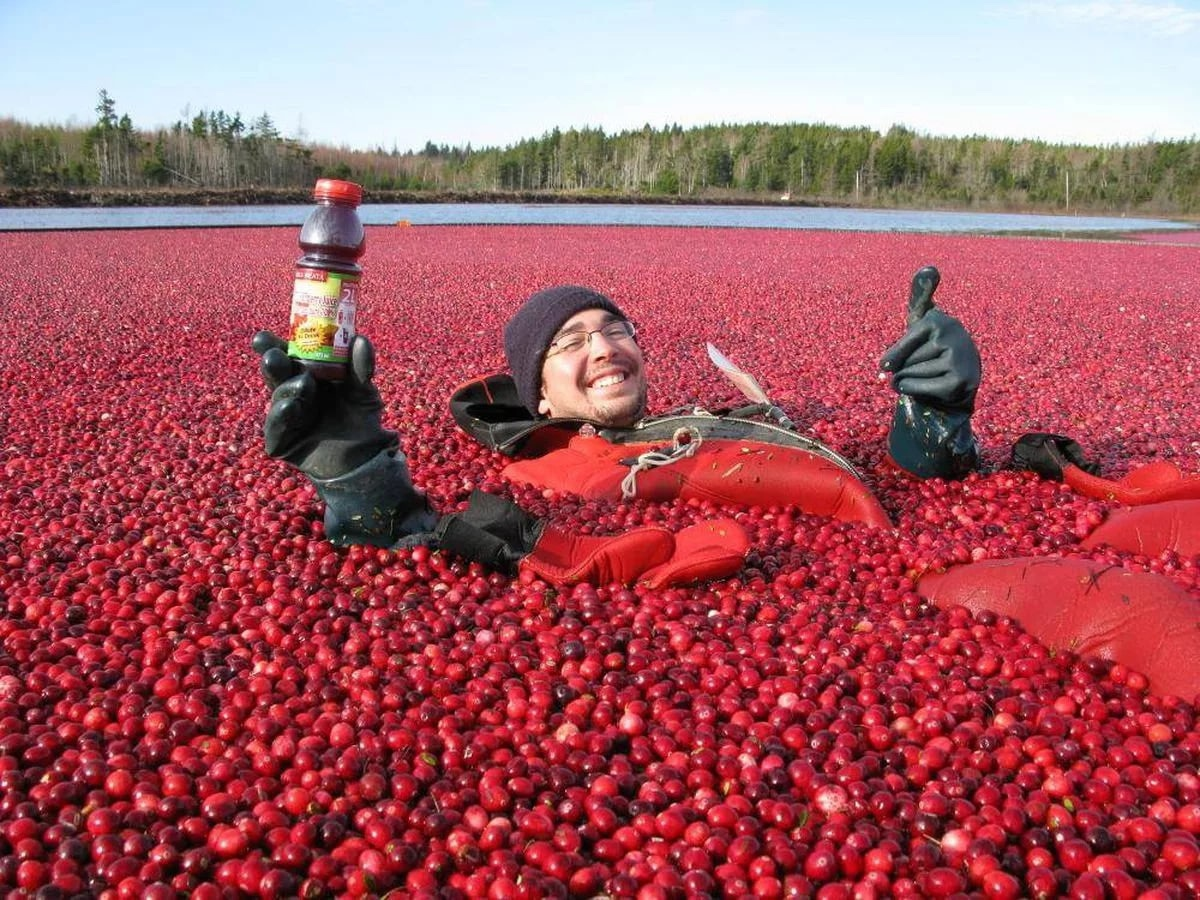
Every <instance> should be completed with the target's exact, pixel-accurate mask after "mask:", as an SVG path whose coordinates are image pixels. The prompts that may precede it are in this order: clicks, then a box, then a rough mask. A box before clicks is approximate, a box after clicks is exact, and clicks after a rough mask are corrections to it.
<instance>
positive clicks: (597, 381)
mask: <svg viewBox="0 0 1200 900" xmlns="http://www.w3.org/2000/svg"><path fill="white" fill-rule="evenodd" d="M627 378H628V376H627V375H626V374H625V373H624V372H602V373H600V374H599V375H597V376H596V377H594V378H591V379H589V380H588V383H587V386H588V390H592V391H596V390H603V389H605V388H610V387H615V386H617V385H619V384H623V383H624V382H625V380H626V379H627Z"/></svg>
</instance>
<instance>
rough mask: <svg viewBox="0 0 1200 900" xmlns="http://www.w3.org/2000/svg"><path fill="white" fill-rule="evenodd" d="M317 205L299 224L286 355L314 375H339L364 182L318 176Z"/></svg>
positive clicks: (346, 351)
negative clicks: (296, 360) (297, 251)
mask: <svg viewBox="0 0 1200 900" xmlns="http://www.w3.org/2000/svg"><path fill="white" fill-rule="evenodd" d="M313 197H314V199H315V200H316V201H317V206H316V208H315V209H314V210H313V211H312V212H311V213H310V214H309V216H308V219H306V220H305V222H304V227H303V228H301V229H300V249H301V250H303V251H304V255H303V256H302V257H300V258H299V259H298V260H296V276H295V283H294V286H293V288H292V316H291V324H290V327H289V329H288V355H289V356H292V357H294V358H295V359H298V360H300V361H301V362H302V363H303V364H304V366H305V367H306V368H307V369H308V370H309V371H310V372H312V374H313V376H314V377H316V378H322V379H325V380H328V381H339V380H341V379H342V378H344V377H345V375H346V363H347V361H348V360H349V358H350V341H351V339H352V338H353V337H354V316H355V311H356V307H357V305H358V284H359V278H360V277H361V276H362V269H361V268H359V265H358V258H359V257H360V256H362V255H363V251H364V250H366V235H365V234H364V233H363V226H362V222H361V221H359V218H358V205H359V203H361V202H362V188H361V187H360V186H359V185H357V184H354V183H353V182H350V181H336V180H334V179H331V178H322V179H320V180H319V181H317V186H316V188H315V189H314V191H313Z"/></svg>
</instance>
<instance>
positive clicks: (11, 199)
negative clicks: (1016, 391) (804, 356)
mask: <svg viewBox="0 0 1200 900" xmlns="http://www.w3.org/2000/svg"><path fill="white" fill-rule="evenodd" d="M311 203H312V192H311V191H310V190H301V189H298V188H254V187H250V188H229V189H216V188H203V189H197V188H168V189H157V190H128V189H109V188H0V208H10V209H48V208H51V209H82V208H112V207H169V206H287V205H298V206H303V205H308V204H311ZM456 203H462V204H467V203H495V204H523V205H546V206H557V205H584V204H603V205H622V206H642V205H644V206H760V207H783V208H801V209H803V208H810V209H862V210H893V209H920V210H927V211H930V212H976V213H995V214H1015V215H1021V214H1032V215H1042V216H1062V217H1078V216H1103V217H1107V218H1121V217H1124V216H1131V217H1134V218H1156V219H1166V220H1169V221H1174V222H1181V223H1187V224H1192V225H1197V226H1200V216H1190V215H1179V214H1166V213H1157V212H1153V211H1143V210H1136V211H1131V210H1124V211H1121V210H1107V209H1074V210H1071V211H1070V212H1064V211H1063V210H1060V209H1044V208H1037V207H1007V206H998V207H991V206H987V207H982V206H929V207H925V206H920V207H897V206H872V205H869V204H853V203H842V202H834V201H826V200H820V199H802V200H792V199H787V200H784V199H780V198H777V197H762V196H751V195H739V196H730V197H679V196H667V195H652V196H651V195H642V194H597V193H550V192H539V191H519V192H511V191H483V192H480V191H472V192H466V191H370V192H369V193H368V194H367V197H366V202H364V204H363V205H364V206H371V205H388V204H412V205H425V204H456Z"/></svg>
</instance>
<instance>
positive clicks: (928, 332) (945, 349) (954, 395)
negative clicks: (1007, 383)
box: [880, 266, 983, 413]
mask: <svg viewBox="0 0 1200 900" xmlns="http://www.w3.org/2000/svg"><path fill="white" fill-rule="evenodd" d="M940 280H941V276H940V275H939V274H938V270H937V269H935V268H934V267H933V266H926V267H925V268H923V269H921V270H920V271H919V272H917V274H916V275H914V276H913V280H912V292H911V293H910V295H909V299H908V330H907V331H906V332H905V333H904V336H903V337H901V338H900V340H898V341H896V343H894V344H892V346H891V347H890V348H888V351H887V352H886V353H885V354H884V355H883V359H882V360H881V361H880V368H881V369H882V370H883V371H884V372H889V373H891V377H892V387H893V388H894V389H895V390H896V391H897V392H898V393H900V394H904V395H906V396H909V397H912V398H913V399H914V400H916V401H917V402H918V403H921V404H924V405H925V406H932V407H934V408H935V409H941V410H945V411H947V412H965V413H971V412H973V411H974V410H975V393H976V392H977V391H978V390H979V382H980V379H981V378H982V373H983V370H982V366H981V364H980V361H979V350H978V349H976V347H975V342H974V341H973V340H972V339H971V335H969V334H968V333H967V329H965V328H963V326H962V323H961V322H959V321H958V319H956V318H954V317H953V316H950V315H947V314H946V313H944V312H942V311H941V310H940V309H938V308H937V307H936V306H934V303H933V292H934V291H936V290H937V286H938V282H939V281H940Z"/></svg>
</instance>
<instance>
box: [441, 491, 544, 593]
mask: <svg viewBox="0 0 1200 900" xmlns="http://www.w3.org/2000/svg"><path fill="white" fill-rule="evenodd" d="M545 527H546V522H545V520H543V519H535V518H534V517H533V516H531V515H529V513H527V512H525V510H523V509H521V508H520V507H519V506H517V505H516V504H515V503H512V502H510V501H508V500H505V499H503V498H502V497H496V496H494V495H492V494H488V493H485V492H483V491H480V490H475V491H472V492H471V496H470V499H469V502H468V504H467V508H466V509H465V510H463V511H462V512H460V513H453V514H451V515H448V516H442V518H441V519H439V520H438V523H437V528H436V529H435V535H436V543H437V545H438V546H439V547H440V548H441V549H443V550H449V551H451V552H453V553H457V554H458V555H459V556H462V557H465V558H466V559H470V560H474V561H475V562H479V563H483V564H484V565H486V566H488V567H489V568H492V569H495V570H496V571H498V572H506V573H508V574H510V575H511V574H513V573H514V572H516V570H517V564H518V563H519V562H520V561H521V560H522V559H524V558H525V557H526V556H528V555H529V554H530V553H532V552H533V549H534V547H536V546H537V542H538V539H539V538H541V536H542V532H543V530H544V529H545Z"/></svg>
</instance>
